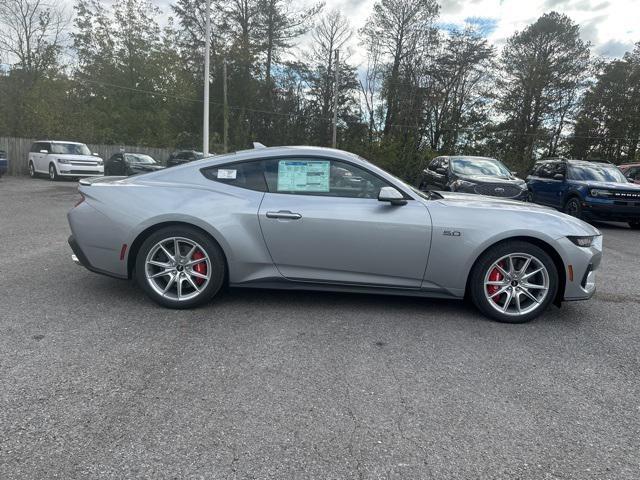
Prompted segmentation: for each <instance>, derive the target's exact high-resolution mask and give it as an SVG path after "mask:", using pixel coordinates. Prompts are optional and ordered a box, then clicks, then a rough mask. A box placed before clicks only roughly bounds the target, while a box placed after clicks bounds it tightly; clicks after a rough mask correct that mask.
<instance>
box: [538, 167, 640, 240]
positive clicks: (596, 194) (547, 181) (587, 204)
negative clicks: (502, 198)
mask: <svg viewBox="0 0 640 480" xmlns="http://www.w3.org/2000/svg"><path fill="white" fill-rule="evenodd" d="M527 185H528V186H529V191H530V192H531V200H532V201H534V202H536V203H540V204H542V205H547V206H549V207H554V208H557V209H559V210H562V211H564V212H565V213H567V214H569V215H573V216H574V217H578V218H581V219H584V220H611V221H620V222H628V223H629V225H630V226H631V227H632V228H640V185H636V184H634V183H631V182H630V181H629V180H628V179H627V178H626V177H625V176H624V174H623V173H622V172H621V171H620V169H619V168H618V167H616V166H615V165H613V164H612V163H608V162H595V161H584V160H567V159H565V158H550V159H546V160H540V161H538V162H536V164H535V165H534V167H533V169H532V170H531V173H530V174H529V176H528V177H527Z"/></svg>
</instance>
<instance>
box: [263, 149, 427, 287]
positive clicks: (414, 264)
mask: <svg viewBox="0 0 640 480" xmlns="http://www.w3.org/2000/svg"><path fill="white" fill-rule="evenodd" d="M265 169H266V171H265V174H266V178H267V185H268V191H267V193H265V196H264V199H263V201H262V204H261V205H260V210H259V214H258V217H259V220H260V226H261V229H262V233H263V236H264V240H265V242H266V245H267V248H268V250H269V252H270V254H271V258H272V259H273V262H274V264H275V265H276V267H277V269H278V271H279V272H280V273H281V274H282V275H283V276H284V277H286V278H288V279H291V280H297V281H305V282H320V283H322V282H330V283H339V284H356V285H374V286H387V287H404V288H419V287H420V285H421V283H422V278H423V276H424V271H425V267H426V264H427V257H428V252H429V245H430V241H431V221H430V217H429V213H428V211H427V208H426V207H425V206H424V204H422V203H421V202H419V201H417V200H413V199H409V200H407V203H406V204H405V205H401V206H400V205H391V204H389V203H387V202H381V201H378V199H377V197H378V193H379V191H380V189H381V188H382V187H383V186H390V184H389V183H388V182H387V181H386V180H383V179H381V178H380V177H379V176H377V175H376V174H374V173H372V172H370V171H368V170H365V169H364V168H362V167H360V166H357V165H354V164H351V163H348V162H343V161H337V160H333V159H326V158H319V157H304V158H280V159H275V160H267V161H265Z"/></svg>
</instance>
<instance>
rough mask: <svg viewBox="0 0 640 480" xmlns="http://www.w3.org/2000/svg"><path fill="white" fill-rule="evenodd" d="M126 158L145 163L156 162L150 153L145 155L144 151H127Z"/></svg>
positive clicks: (133, 161) (130, 160)
mask: <svg viewBox="0 0 640 480" xmlns="http://www.w3.org/2000/svg"><path fill="white" fill-rule="evenodd" d="M124 158H125V159H126V160H127V162H129V163H145V164H154V163H156V161H155V160H154V159H153V158H151V157H150V156H149V155H144V154H142V153H125V154H124Z"/></svg>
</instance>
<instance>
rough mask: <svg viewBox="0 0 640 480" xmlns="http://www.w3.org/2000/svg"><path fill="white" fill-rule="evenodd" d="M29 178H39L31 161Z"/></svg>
mask: <svg viewBox="0 0 640 480" xmlns="http://www.w3.org/2000/svg"><path fill="white" fill-rule="evenodd" d="M29 176H30V177H31V178H36V177H37V176H38V174H37V173H36V167H35V166H34V165H33V162H32V161H29Z"/></svg>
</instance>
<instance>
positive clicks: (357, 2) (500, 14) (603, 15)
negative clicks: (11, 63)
mask: <svg viewBox="0 0 640 480" xmlns="http://www.w3.org/2000/svg"><path fill="white" fill-rule="evenodd" d="M62 1H63V3H65V4H66V5H67V9H68V10H69V11H70V10H71V6H72V4H73V0H62ZM113 1H114V0H106V1H104V3H105V4H111V3H113ZM317 1H318V0H301V1H299V2H296V7H297V8H303V7H304V6H305V5H307V6H311V5H313V4H315V3H316V2H317ZM152 2H153V3H154V4H155V5H157V6H158V7H159V8H161V9H162V10H163V12H164V13H165V15H166V14H168V13H169V5H170V3H171V0H152ZM374 3H375V0H326V7H325V8H326V9H327V10H330V9H333V8H337V9H339V10H341V11H342V12H343V13H344V14H345V15H346V16H347V17H348V18H349V19H350V21H351V24H352V26H353V29H354V32H355V33H356V34H355V35H354V37H353V40H352V45H351V48H352V50H353V51H354V55H353V59H354V60H356V63H357V62H360V61H362V60H363V55H362V52H361V51H359V50H360V47H359V45H358V43H359V42H358V38H357V31H358V30H359V29H360V28H362V26H364V24H365V22H366V20H367V18H368V17H369V15H370V14H371V12H372V10H373V5H374ZM440 5H441V11H440V18H439V21H440V22H442V23H444V24H458V25H463V24H464V22H465V20H466V19H468V18H470V17H471V18H472V17H476V18H479V19H488V20H490V21H491V22H492V27H493V28H492V31H491V32H490V33H489V34H488V38H489V40H490V41H491V42H492V43H493V44H495V45H496V46H498V47H500V46H501V45H503V44H504V42H505V41H506V39H507V38H509V37H510V36H511V35H513V33H514V32H516V31H519V30H522V29H524V28H525V27H526V26H527V25H528V24H530V23H532V22H534V21H535V20H536V19H537V18H538V17H539V16H540V15H542V14H543V13H545V12H549V11H551V10H555V11H557V12H560V13H564V14H566V15H568V16H569V17H571V18H572V19H573V21H575V22H577V23H578V24H579V25H580V26H581V29H582V33H581V35H582V38H583V39H584V40H588V41H590V42H592V44H593V52H594V53H596V54H598V55H603V56H609V57H618V56H621V55H622V54H624V51H625V48H631V47H632V46H633V44H634V43H635V42H638V41H640V22H639V21H638V20H639V19H640V0H440ZM493 23H495V26H494V25H493Z"/></svg>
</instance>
